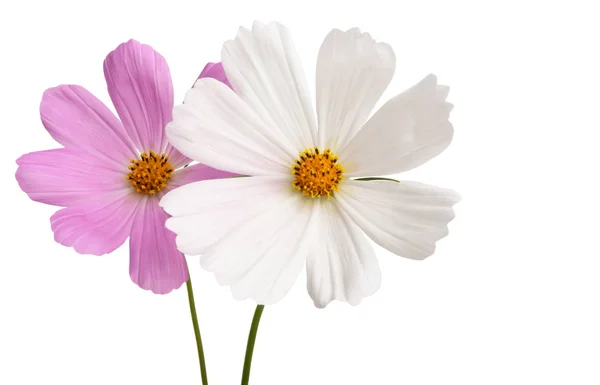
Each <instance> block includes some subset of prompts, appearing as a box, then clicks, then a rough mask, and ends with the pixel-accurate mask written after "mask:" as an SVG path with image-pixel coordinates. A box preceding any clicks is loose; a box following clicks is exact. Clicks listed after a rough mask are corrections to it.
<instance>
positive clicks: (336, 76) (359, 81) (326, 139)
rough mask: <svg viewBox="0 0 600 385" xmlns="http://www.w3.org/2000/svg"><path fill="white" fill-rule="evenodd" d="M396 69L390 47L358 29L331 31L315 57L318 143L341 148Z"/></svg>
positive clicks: (361, 121) (367, 114)
mask: <svg viewBox="0 0 600 385" xmlns="http://www.w3.org/2000/svg"><path fill="white" fill-rule="evenodd" d="M395 68H396V57H395V55H394V51H393V50H392V47H390V46H389V45H388V44H386V43H377V42H375V40H373V38H371V36H370V35H369V34H368V33H361V32H360V30H359V29H358V28H352V29H350V30H348V31H345V32H343V31H340V30H338V29H334V30H332V31H331V32H330V33H329V34H328V35H327V37H326V38H325V40H324V41H323V44H322V45H321V49H320V50H319V57H318V59H317V84H316V85H317V88H316V89H317V116H318V122H319V123H318V127H319V146H321V147H330V148H334V149H337V148H342V147H343V146H344V145H345V144H346V143H347V142H348V141H349V140H350V139H352V137H353V136H354V135H355V134H356V133H357V132H358V130H360V128H361V127H362V126H363V124H364V123H365V122H366V120H367V118H368V117H369V114H370V113H371V111H372V109H373V107H374V106H375V103H377V101H378V100H379V98H380V97H381V94H383V91H384V90H385V89H386V87H387V86H388V84H389V83H390V81H391V80H392V77H393V76H394V70H395Z"/></svg>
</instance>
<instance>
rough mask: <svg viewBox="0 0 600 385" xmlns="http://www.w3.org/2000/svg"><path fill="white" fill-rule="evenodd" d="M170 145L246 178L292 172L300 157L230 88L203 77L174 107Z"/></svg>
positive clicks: (169, 135)
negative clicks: (183, 99) (286, 146)
mask: <svg viewBox="0 0 600 385" xmlns="http://www.w3.org/2000/svg"><path fill="white" fill-rule="evenodd" d="M166 130H167V137H168V138H169V141H170V142H171V143H172V144H173V146H175V147H176V148H177V149H178V150H179V151H181V152H182V153H183V154H184V155H186V156H188V157H190V158H192V159H194V160H196V161H198V162H200V163H202V164H206V165H208V166H211V167H213V168H216V169H219V170H224V171H231V172H235V173H239V174H244V175H274V174H289V173H290V165H291V164H292V163H293V162H294V159H296V157H297V155H298V154H297V152H296V150H295V149H294V148H291V147H288V148H285V147H284V145H283V143H284V141H283V140H282V139H281V138H280V137H278V136H277V135H276V133H275V132H274V131H273V130H272V129H271V128H269V127H268V126H266V125H265V123H264V122H263V121H262V120H261V119H260V118H259V117H258V116H257V115H256V114H255V113H254V112H253V111H252V109H251V108H250V107H249V106H248V105H247V104H246V103H244V102H243V101H242V100H241V99H240V98H239V96H237V95H236V94H235V93H234V92H233V91H232V90H231V89H229V87H227V86H226V85H224V84H223V83H221V82H219V81H217V80H215V79H211V78H203V79H199V80H198V81H197V82H196V84H195V86H194V88H192V89H191V90H189V91H188V92H187V94H186V96H185V102H184V104H181V105H179V106H177V107H175V108H174V109H173V121H172V122H171V123H169V124H168V125H167V128H166Z"/></svg>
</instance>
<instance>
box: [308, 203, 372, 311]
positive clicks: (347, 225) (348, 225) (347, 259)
mask: <svg viewBox="0 0 600 385" xmlns="http://www.w3.org/2000/svg"><path fill="white" fill-rule="evenodd" d="M314 202H315V208H316V209H317V215H315V219H314V223H315V226H316V229H315V231H316V235H315V236H314V238H315V241H316V242H314V243H313V244H312V250H311V252H310V253H309V256H308V260H307V278H308V282H307V285H308V292H309V294H310V296H311V298H312V299H313V301H314V303H315V306H317V307H320V308H322V307H325V306H327V304H328V303H329V302H331V301H333V300H336V299H337V300H339V301H344V302H348V303H350V304H351V305H357V304H358V303H359V302H360V301H361V300H362V299H363V298H365V297H367V296H370V295H372V294H373V293H375V292H376V291H377V290H378V289H379V286H380V284H381V271H380V270H379V263H378V262H377V257H376V256H375V252H374V251H373V248H372V247H371V245H370V244H369V242H368V240H367V238H366V237H365V235H364V234H363V233H362V232H361V231H360V229H359V228H358V226H356V224H354V223H353V222H352V221H351V220H350V218H349V217H348V215H347V214H346V213H344V212H343V211H342V210H340V208H339V207H338V206H337V204H336V203H334V201H333V200H331V201H327V200H323V199H319V200H315V201H314Z"/></svg>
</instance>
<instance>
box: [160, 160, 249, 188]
mask: <svg viewBox="0 0 600 385" xmlns="http://www.w3.org/2000/svg"><path fill="white" fill-rule="evenodd" d="M232 176H237V174H234V173H232V172H229V171H221V170H217V169H216V168H212V167H208V166H206V165H203V164H195V165H193V166H189V167H185V168H182V169H180V170H177V171H175V173H173V178H171V180H170V181H169V184H168V186H167V189H166V190H167V191H170V190H172V189H174V188H177V187H180V186H183V185H186V184H188V183H192V182H197V181H200V180H209V179H223V178H229V177H232Z"/></svg>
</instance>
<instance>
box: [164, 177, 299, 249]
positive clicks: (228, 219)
mask: <svg viewBox="0 0 600 385" xmlns="http://www.w3.org/2000/svg"><path fill="white" fill-rule="evenodd" d="M291 186H292V177H291V176H289V177H250V178H230V179H214V180H206V181H201V182H194V183H190V184H187V185H184V186H182V187H179V188H176V189H175V190H173V191H170V192H168V193H167V194H166V195H165V196H164V197H163V198H162V200H161V201H160V205H161V206H162V207H163V208H164V209H165V211H166V212H167V213H168V214H170V215H171V216H172V218H170V219H168V220H167V228H169V229H170V230H171V231H173V232H174V233H175V234H177V248H178V249H179V250H180V251H182V252H183V253H185V254H190V255H198V254H202V253H203V252H205V251H206V249H207V248H208V247H209V246H211V245H212V244H214V243H215V242H217V241H219V240H220V239H221V238H222V237H223V236H224V235H225V234H227V232H229V231H230V230H232V229H233V228H234V227H235V226H237V225H238V224H240V223H243V222H245V221H247V220H248V219H250V218H252V217H254V216H255V215H257V214H259V213H261V212H263V211H266V210H269V209H270V208H271V206H273V205H276V204H277V203H278V202H280V201H283V200H286V199H287V198H288V197H289V195H291V194H293V192H292V191H291V190H292V187H291Z"/></svg>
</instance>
